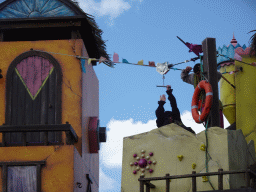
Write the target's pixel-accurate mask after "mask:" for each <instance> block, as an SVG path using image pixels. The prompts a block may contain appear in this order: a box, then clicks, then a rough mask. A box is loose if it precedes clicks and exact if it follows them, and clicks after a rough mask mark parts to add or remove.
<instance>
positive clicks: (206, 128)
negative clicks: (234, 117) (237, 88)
mask: <svg viewBox="0 0 256 192" xmlns="http://www.w3.org/2000/svg"><path fill="white" fill-rule="evenodd" d="M199 57H200V68H201V70H200V75H201V77H202V79H203V80H207V81H208V79H207V78H206V77H205V76H204V75H203V63H202V56H201V55H199ZM208 82H209V81H208ZM203 100H204V98H202V102H201V107H200V113H201V114H202V105H203ZM209 118H210V116H209V115H208V117H207V122H206V125H205V139H206V146H205V169H206V173H208V157H207V154H208V137H207V130H208V122H209ZM207 178H208V181H209V184H210V185H211V187H212V189H213V190H215V189H214V187H213V185H212V183H211V180H210V177H209V176H207Z"/></svg>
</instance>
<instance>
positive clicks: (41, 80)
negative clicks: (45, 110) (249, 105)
mask: <svg viewBox="0 0 256 192" xmlns="http://www.w3.org/2000/svg"><path fill="white" fill-rule="evenodd" d="M53 69H54V67H53V65H52V64H51V63H50V62H49V61H48V60H47V59H45V58H43V57H38V56H32V57H28V58H26V59H23V60H22V61H21V62H20V63H19V64H18V65H17V66H16V69H15V70H16V73H17V75H18V76H19V77H20V79H21V81H22V82H23V84H24V85H25V87H26V88H27V90H28V93H29V94H30V96H31V97H32V99H33V100H34V99H35V98H36V96H37V95H38V93H39V92H40V90H41V89H42V87H43V86H44V84H45V82H46V81H47V79H48V78H49V76H50V74H51V73H52V71H53Z"/></svg>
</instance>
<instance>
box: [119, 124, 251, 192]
mask: <svg viewBox="0 0 256 192" xmlns="http://www.w3.org/2000/svg"><path fill="white" fill-rule="evenodd" d="M207 137H208V138H211V139H209V140H208V146H209V147H208V149H207V156H209V158H208V160H207V161H208V165H207V164H206V162H205V161H206V160H205V155H206V151H205V150H204V148H205V146H206V135H205V131H202V132H200V133H198V134H197V135H196V136H195V135H194V134H192V133H190V132H189V131H186V130H185V129H183V128H181V127H179V126H178V125H176V124H169V125H166V126H163V127H160V128H156V129H153V130H151V131H149V132H145V133H141V134H137V135H133V136H130V137H125V138H124V139H123V150H124V151H123V163H122V164H123V166H122V183H121V187H122V189H121V191H122V192H134V191H139V189H140V183H139V182H138V176H144V177H145V178H156V177H163V176H165V175H166V173H168V174H169V175H172V176H174V175H186V174H191V172H192V171H196V173H205V172H206V169H209V172H216V171H217V170H218V169H220V168H222V169H223V170H241V169H245V168H247V167H248V166H249V165H251V164H252V163H253V162H255V149H254V142H253V141H251V142H249V144H247V143H246V140H245V137H244V135H243V133H242V131H241V130H237V131H228V130H226V129H220V128H219V127H211V128H210V129H209V130H208V133H207ZM131 149H132V150H131ZM141 149H143V150H144V152H141V153H137V152H135V151H141ZM202 149H203V150H202ZM152 151H153V152H154V154H152V156H150V155H151V154H150V153H148V152H152ZM143 154H144V156H142V155H143ZM149 157H150V161H152V160H151V158H152V157H158V160H157V169H154V171H153V172H152V173H151V174H147V173H150V172H149V170H150V169H152V168H148V167H147V166H149V165H150V166H151V165H152V164H150V161H149V160H148V159H147V158H149ZM177 157H178V158H177ZM184 157H185V158H184ZM131 158H132V159H133V161H131ZM238 158H239V161H238ZM207 166H208V167H207ZM138 173H140V174H139V175H138ZM135 175H136V177H135ZM223 179H224V182H223V185H224V189H233V188H239V187H240V186H244V185H245V179H244V177H243V175H242V174H237V175H232V176H229V175H223ZM166 181H167V180H166V179H164V180H154V181H151V182H150V183H151V184H153V185H154V187H155V189H153V190H156V191H166ZM169 181H170V180H169ZM169 183H170V188H169V191H191V178H181V179H172V181H171V182H169ZM196 186H197V191H210V190H214V189H215V190H217V189H218V177H216V176H209V177H208V176H207V177H205V176H204V177H201V179H200V177H198V179H197V180H196Z"/></svg>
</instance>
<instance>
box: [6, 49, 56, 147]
mask: <svg viewBox="0 0 256 192" xmlns="http://www.w3.org/2000/svg"><path fill="white" fill-rule="evenodd" d="M6 100H7V103H6V104H7V105H6V124H7V125H37V124H49V126H50V124H60V123H61V71H60V67H59V64H58V62H57V61H56V60H55V59H54V58H53V57H52V56H51V55H49V54H46V53H41V52H36V51H29V52H26V53H24V54H22V55H20V56H19V57H17V58H16V59H15V60H14V61H13V62H12V64H11V65H10V67H9V69H8V73H7V93H6ZM21 136H22V135H21V133H20V132H18V133H7V134H5V141H6V143H7V145H8V144H21V143H22V137H21ZM43 140H44V134H43V133H42V132H28V133H26V141H27V143H30V144H40V143H43ZM48 140H49V142H51V143H58V142H60V141H61V133H60V132H49V133H48Z"/></svg>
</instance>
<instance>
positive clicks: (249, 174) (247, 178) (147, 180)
mask: <svg viewBox="0 0 256 192" xmlns="http://www.w3.org/2000/svg"><path fill="white" fill-rule="evenodd" d="M238 173H245V181H246V188H247V189H248V188H249V187H250V181H251V177H252V178H255V176H256V173H255V172H254V171H252V170H250V169H247V170H240V171H223V169H218V172H211V173H196V172H195V171H192V174H187V175H173V176H170V175H169V174H166V176H165V177H150V178H144V176H140V178H139V179H138V180H139V181H140V192H144V185H146V192H150V188H156V187H155V185H153V184H152V183H150V181H154V180H166V192H170V179H180V178H188V177H192V192H196V191H197V189H196V178H197V177H202V176H211V175H218V189H219V190H223V175H226V174H238ZM225 191H226V190H225ZM227 191H230V192H231V191H237V190H235V189H234V190H232V189H230V190H227ZM239 191H247V190H242V189H240V190H239ZM252 191H254V190H252Z"/></svg>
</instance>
